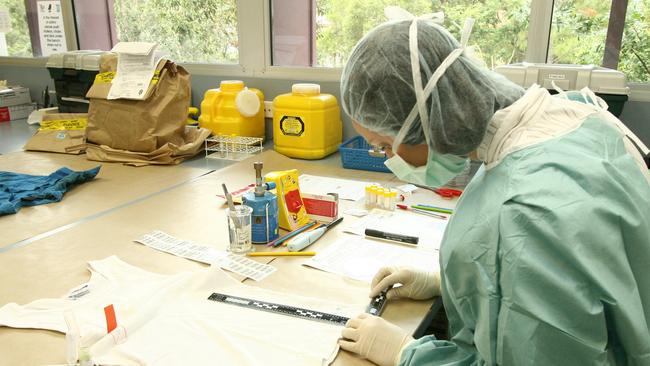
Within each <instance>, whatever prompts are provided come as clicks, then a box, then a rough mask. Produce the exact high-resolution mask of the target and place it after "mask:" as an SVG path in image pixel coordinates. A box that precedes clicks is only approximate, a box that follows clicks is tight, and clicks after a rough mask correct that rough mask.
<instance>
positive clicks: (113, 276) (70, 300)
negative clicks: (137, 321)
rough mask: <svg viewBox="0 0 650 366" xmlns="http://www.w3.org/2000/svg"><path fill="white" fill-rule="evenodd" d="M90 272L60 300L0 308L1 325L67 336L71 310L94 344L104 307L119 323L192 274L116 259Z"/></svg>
mask: <svg viewBox="0 0 650 366" xmlns="http://www.w3.org/2000/svg"><path fill="white" fill-rule="evenodd" d="M88 270H89V271H90V281H88V282H87V283H85V284H82V285H80V286H77V287H75V288H74V289H72V290H71V291H70V292H69V293H68V294H67V295H65V296H63V297H61V298H58V299H40V300H36V301H33V302H31V303H29V304H27V305H18V304H16V303H9V304H6V305H4V306H3V307H2V308H0V326H7V327H12V328H34V329H48V330H54V331H57V332H61V333H66V331H67V329H68V328H67V326H66V323H65V320H64V319H63V312H64V311H65V310H71V311H72V312H73V314H74V316H75V318H76V319H77V324H78V325H79V333H80V336H81V337H82V339H83V341H84V342H88V343H87V344H91V343H94V342H96V341H97V340H98V339H99V338H101V337H102V336H104V335H105V334H106V317H105V315H104V307H106V306H108V305H111V304H113V308H114V309H115V315H116V319H117V322H118V324H119V323H120V322H122V321H124V320H125V319H128V318H130V317H132V316H133V314H134V313H135V312H137V309H138V304H139V303H142V302H145V301H146V300H147V299H148V298H150V297H151V296H152V295H154V294H161V293H165V292H166V291H168V290H170V289H172V288H174V287H175V286H177V285H178V284H181V283H183V282H185V281H187V280H188V279H189V278H190V277H191V275H192V274H191V273H190V272H181V273H178V274H175V275H162V274H157V273H152V272H147V271H145V270H142V269H140V268H138V267H134V266H132V265H130V264H128V263H125V262H123V261H121V260H120V259H119V258H118V257H116V256H111V257H108V258H105V259H102V260H98V261H90V262H88ZM75 296H76V298H75ZM82 345H84V343H82Z"/></svg>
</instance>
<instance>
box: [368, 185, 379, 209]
mask: <svg viewBox="0 0 650 366" xmlns="http://www.w3.org/2000/svg"><path fill="white" fill-rule="evenodd" d="M377 190H379V187H377V186H372V187H370V207H374V206H376V205H377V194H378V192H377Z"/></svg>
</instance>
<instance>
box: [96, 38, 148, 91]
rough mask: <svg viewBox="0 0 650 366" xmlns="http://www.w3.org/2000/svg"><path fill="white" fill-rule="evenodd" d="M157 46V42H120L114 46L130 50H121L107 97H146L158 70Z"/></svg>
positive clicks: (116, 48) (118, 48)
mask: <svg viewBox="0 0 650 366" xmlns="http://www.w3.org/2000/svg"><path fill="white" fill-rule="evenodd" d="M118 46H120V47H118ZM155 47H156V44H155V43H145V42H134V43H133V44H128V43H127V44H124V43H118V44H117V45H116V46H115V47H114V48H113V50H125V51H128V52H119V56H118V59H117V70H116V73H115V78H114V79H113V81H112V82H111V90H110V91H109V92H108V96H107V97H106V99H120V98H124V99H136V100H142V99H144V97H145V95H146V94H147V89H148V88H149V84H150V83H151V79H152V78H153V75H154V72H155V71H156V62H155V61H154V50H155Z"/></svg>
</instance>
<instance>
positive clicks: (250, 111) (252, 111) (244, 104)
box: [235, 88, 262, 117]
mask: <svg viewBox="0 0 650 366" xmlns="http://www.w3.org/2000/svg"><path fill="white" fill-rule="evenodd" d="M235 105H236V106H237V110H238V111H239V113H240V114H241V115H242V116H244V117H253V116H255V115H256V114H257V112H259V111H260V107H261V106H262V103H261V102H260V98H259V97H258V96H257V94H255V92H253V91H251V90H249V89H248V88H244V90H242V91H240V92H239V93H237V96H236V97H235Z"/></svg>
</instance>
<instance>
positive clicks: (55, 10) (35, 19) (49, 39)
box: [0, 0, 68, 57]
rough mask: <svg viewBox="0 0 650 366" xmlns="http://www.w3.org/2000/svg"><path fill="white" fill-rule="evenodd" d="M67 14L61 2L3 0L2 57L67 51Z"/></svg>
mask: <svg viewBox="0 0 650 366" xmlns="http://www.w3.org/2000/svg"><path fill="white" fill-rule="evenodd" d="M64 13H65V9H64V8H63V7H62V6H61V3H60V2H59V1H45V0H44V1H36V0H0V56H13V57H38V56H47V55H49V54H51V53H55V52H64V51H67V50H68V44H67V42H66V41H67V39H66V37H67V35H66V32H65V27H64V17H65V14H64Z"/></svg>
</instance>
